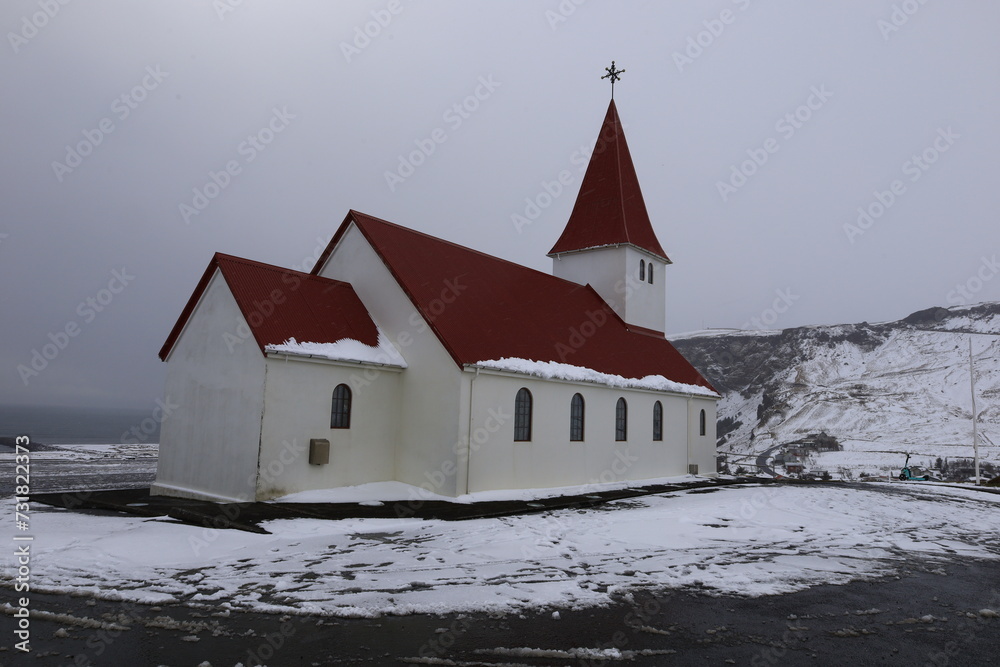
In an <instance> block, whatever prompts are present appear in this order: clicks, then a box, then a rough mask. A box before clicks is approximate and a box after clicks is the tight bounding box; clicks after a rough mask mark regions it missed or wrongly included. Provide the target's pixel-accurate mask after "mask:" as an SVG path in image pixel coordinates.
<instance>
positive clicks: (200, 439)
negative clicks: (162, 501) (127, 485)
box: [152, 271, 264, 500]
mask: <svg viewBox="0 0 1000 667" xmlns="http://www.w3.org/2000/svg"><path fill="white" fill-rule="evenodd" d="M243 334H246V335H247V336H248V335H249V328H248V327H247V323H246V321H245V320H244V319H243V316H242V314H241V313H240V310H239V307H238V306H237V305H236V300H235V299H234V298H233V296H232V293H231V292H230V291H229V288H228V286H227V285H226V283H225V280H224V279H223V277H222V275H221V274H220V273H219V272H218V271H216V273H215V276H214V277H213V278H212V279H211V281H210V282H209V285H208V287H207V288H206V289H205V292H204V293H203V294H202V298H201V301H200V302H199V303H198V306H197V307H196V308H195V310H194V312H193V313H192V314H191V317H190V318H189V319H188V322H187V326H186V327H185V328H184V331H183V332H182V333H181V335H180V337H179V338H178V339H177V342H176V343H175V344H174V347H173V350H171V352H170V355H169V356H168V357H167V360H166V362H167V382H166V396H167V397H168V398H169V400H170V401H171V402H174V403H177V404H179V406H180V407H179V408H177V409H176V410H174V411H173V412H172V413H170V414H169V415H167V416H166V418H165V419H164V420H163V424H162V425H161V427H160V455H159V462H158V463H157V468H156V483H155V484H154V485H153V489H152V492H153V494H158V495H179V496H191V497H203V498H210V499H242V500H247V499H252V498H253V496H254V487H255V482H256V476H257V472H256V471H257V451H258V446H259V442H260V427H261V411H262V410H263V406H264V402H263V401H264V357H263V355H262V354H261V352H260V348H259V347H257V343H256V342H254V340H253V338H252V337H244V335H243Z"/></svg>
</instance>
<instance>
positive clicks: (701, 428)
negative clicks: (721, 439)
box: [698, 410, 707, 435]
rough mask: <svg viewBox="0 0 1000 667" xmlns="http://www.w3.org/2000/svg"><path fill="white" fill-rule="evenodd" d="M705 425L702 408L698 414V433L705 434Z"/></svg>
mask: <svg viewBox="0 0 1000 667" xmlns="http://www.w3.org/2000/svg"><path fill="white" fill-rule="evenodd" d="M705 427H706V424H705V411H704V410H702V411H701V415H699V416H698V435H705V434H706V433H707V429H706V428H705Z"/></svg>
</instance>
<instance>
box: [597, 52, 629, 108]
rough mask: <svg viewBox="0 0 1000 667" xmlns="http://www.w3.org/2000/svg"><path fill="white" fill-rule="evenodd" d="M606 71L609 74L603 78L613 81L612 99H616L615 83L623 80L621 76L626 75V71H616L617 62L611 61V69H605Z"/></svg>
mask: <svg viewBox="0 0 1000 667" xmlns="http://www.w3.org/2000/svg"><path fill="white" fill-rule="evenodd" d="M604 71H606V72H607V74H605V75H604V76H602V77H601V78H602V79H611V99H615V81H617V80H618V79H620V78H621V77H620V76H619V74H624V73H625V70H623V69H615V61H614V60H612V61H611V67H605V68H604Z"/></svg>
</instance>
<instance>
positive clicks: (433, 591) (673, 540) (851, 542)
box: [8, 483, 1000, 616]
mask: <svg viewBox="0 0 1000 667" xmlns="http://www.w3.org/2000/svg"><path fill="white" fill-rule="evenodd" d="M880 489H881V490H880ZM377 499H378V498H371V499H370V500H377ZM383 501H384V502H391V500H390V498H388V497H385V498H384V499H383ZM998 509H1000V496H998V495H992V494H988V493H982V492H976V491H973V490H968V489H961V488H957V487H950V486H941V485H926V486H921V485H919V484H917V483H912V484H904V483H896V484H893V485H892V488H891V489H888V488H886V487H885V486H882V485H878V486H875V485H873V486H872V487H861V488H849V487H841V486H822V485H811V486H779V485H767V486H756V485H753V486H740V487H726V488H719V489H710V490H694V491H688V492H679V493H673V494H669V495H662V496H645V497H641V498H634V499H628V500H623V501H617V502H612V503H609V504H607V505H604V506H601V507H599V508H594V509H588V510H564V511H554V512H549V513H545V514H533V515H525V516H515V517H504V518H494V519H477V520H470V521H457V522H445V521H437V520H432V521H423V520H419V519H401V520H388V519H355V520H344V521H324V520H312V519H296V520H282V521H272V522H269V523H266V524H264V526H265V527H266V528H267V529H268V530H269V531H271V532H272V534H271V535H258V534H251V533H246V532H239V531H235V530H221V531H215V530H210V529H203V528H198V527H194V526H189V525H184V524H179V523H175V522H171V521H169V520H166V519H141V518H133V517H123V516H97V515H93V514H81V513H78V512H70V511H65V510H57V509H52V508H43V507H42V506H36V507H34V508H33V515H32V531H33V534H34V535H35V541H34V542H33V543H32V554H33V556H32V566H33V569H32V575H31V576H32V581H31V586H32V590H33V591H38V592H57V593H59V592H61V593H73V594H88V595H94V596H98V597H102V598H106V599H121V600H137V601H145V602H155V603H168V602H175V601H176V602H182V603H191V604H198V603H204V604H209V605H212V606H213V607H219V608H235V609H252V610H258V611H276V612H283V613H292V614H294V613H303V612H311V613H319V614H326V615H331V616H376V615H380V614H405V613H416V612H443V611H466V610H495V611H501V610H516V609H520V608H524V607H538V606H543V607H557V608H572V607H580V606H590V605H600V604H603V603H605V602H607V601H608V600H609V596H610V595H612V594H613V593H615V592H619V591H620V592H624V591H627V590H628V589H634V588H636V587H641V588H676V587H697V588H701V589H704V590H706V591H709V592H718V593H734V594H742V595H753V596H756V595H765V594H775V593H782V592H788V591H794V590H798V589H802V588H805V587H808V586H811V585H815V584H820V583H842V582H846V581H849V580H852V579H858V578H870V577H877V576H881V575H885V574H887V573H889V572H892V571H893V569H894V568H896V567H898V566H900V565H901V564H902V563H904V562H906V561H908V560H912V559H920V560H924V561H929V562H930V563H931V566H932V567H933V564H934V563H935V562H936V561H944V560H948V559H956V558H961V559H968V558H989V559H996V558H1000V543H998V542H997V540H996V535H997V534H1000V511H998ZM8 558H9V556H8ZM8 565H9V563H8Z"/></svg>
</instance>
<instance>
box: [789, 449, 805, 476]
mask: <svg viewBox="0 0 1000 667" xmlns="http://www.w3.org/2000/svg"><path fill="white" fill-rule="evenodd" d="M804 470H805V464H804V462H803V461H802V459H800V458H799V457H798V456H797V455H795V454H791V453H789V454H785V472H786V473H789V474H801V473H802V472H803V471H804Z"/></svg>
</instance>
